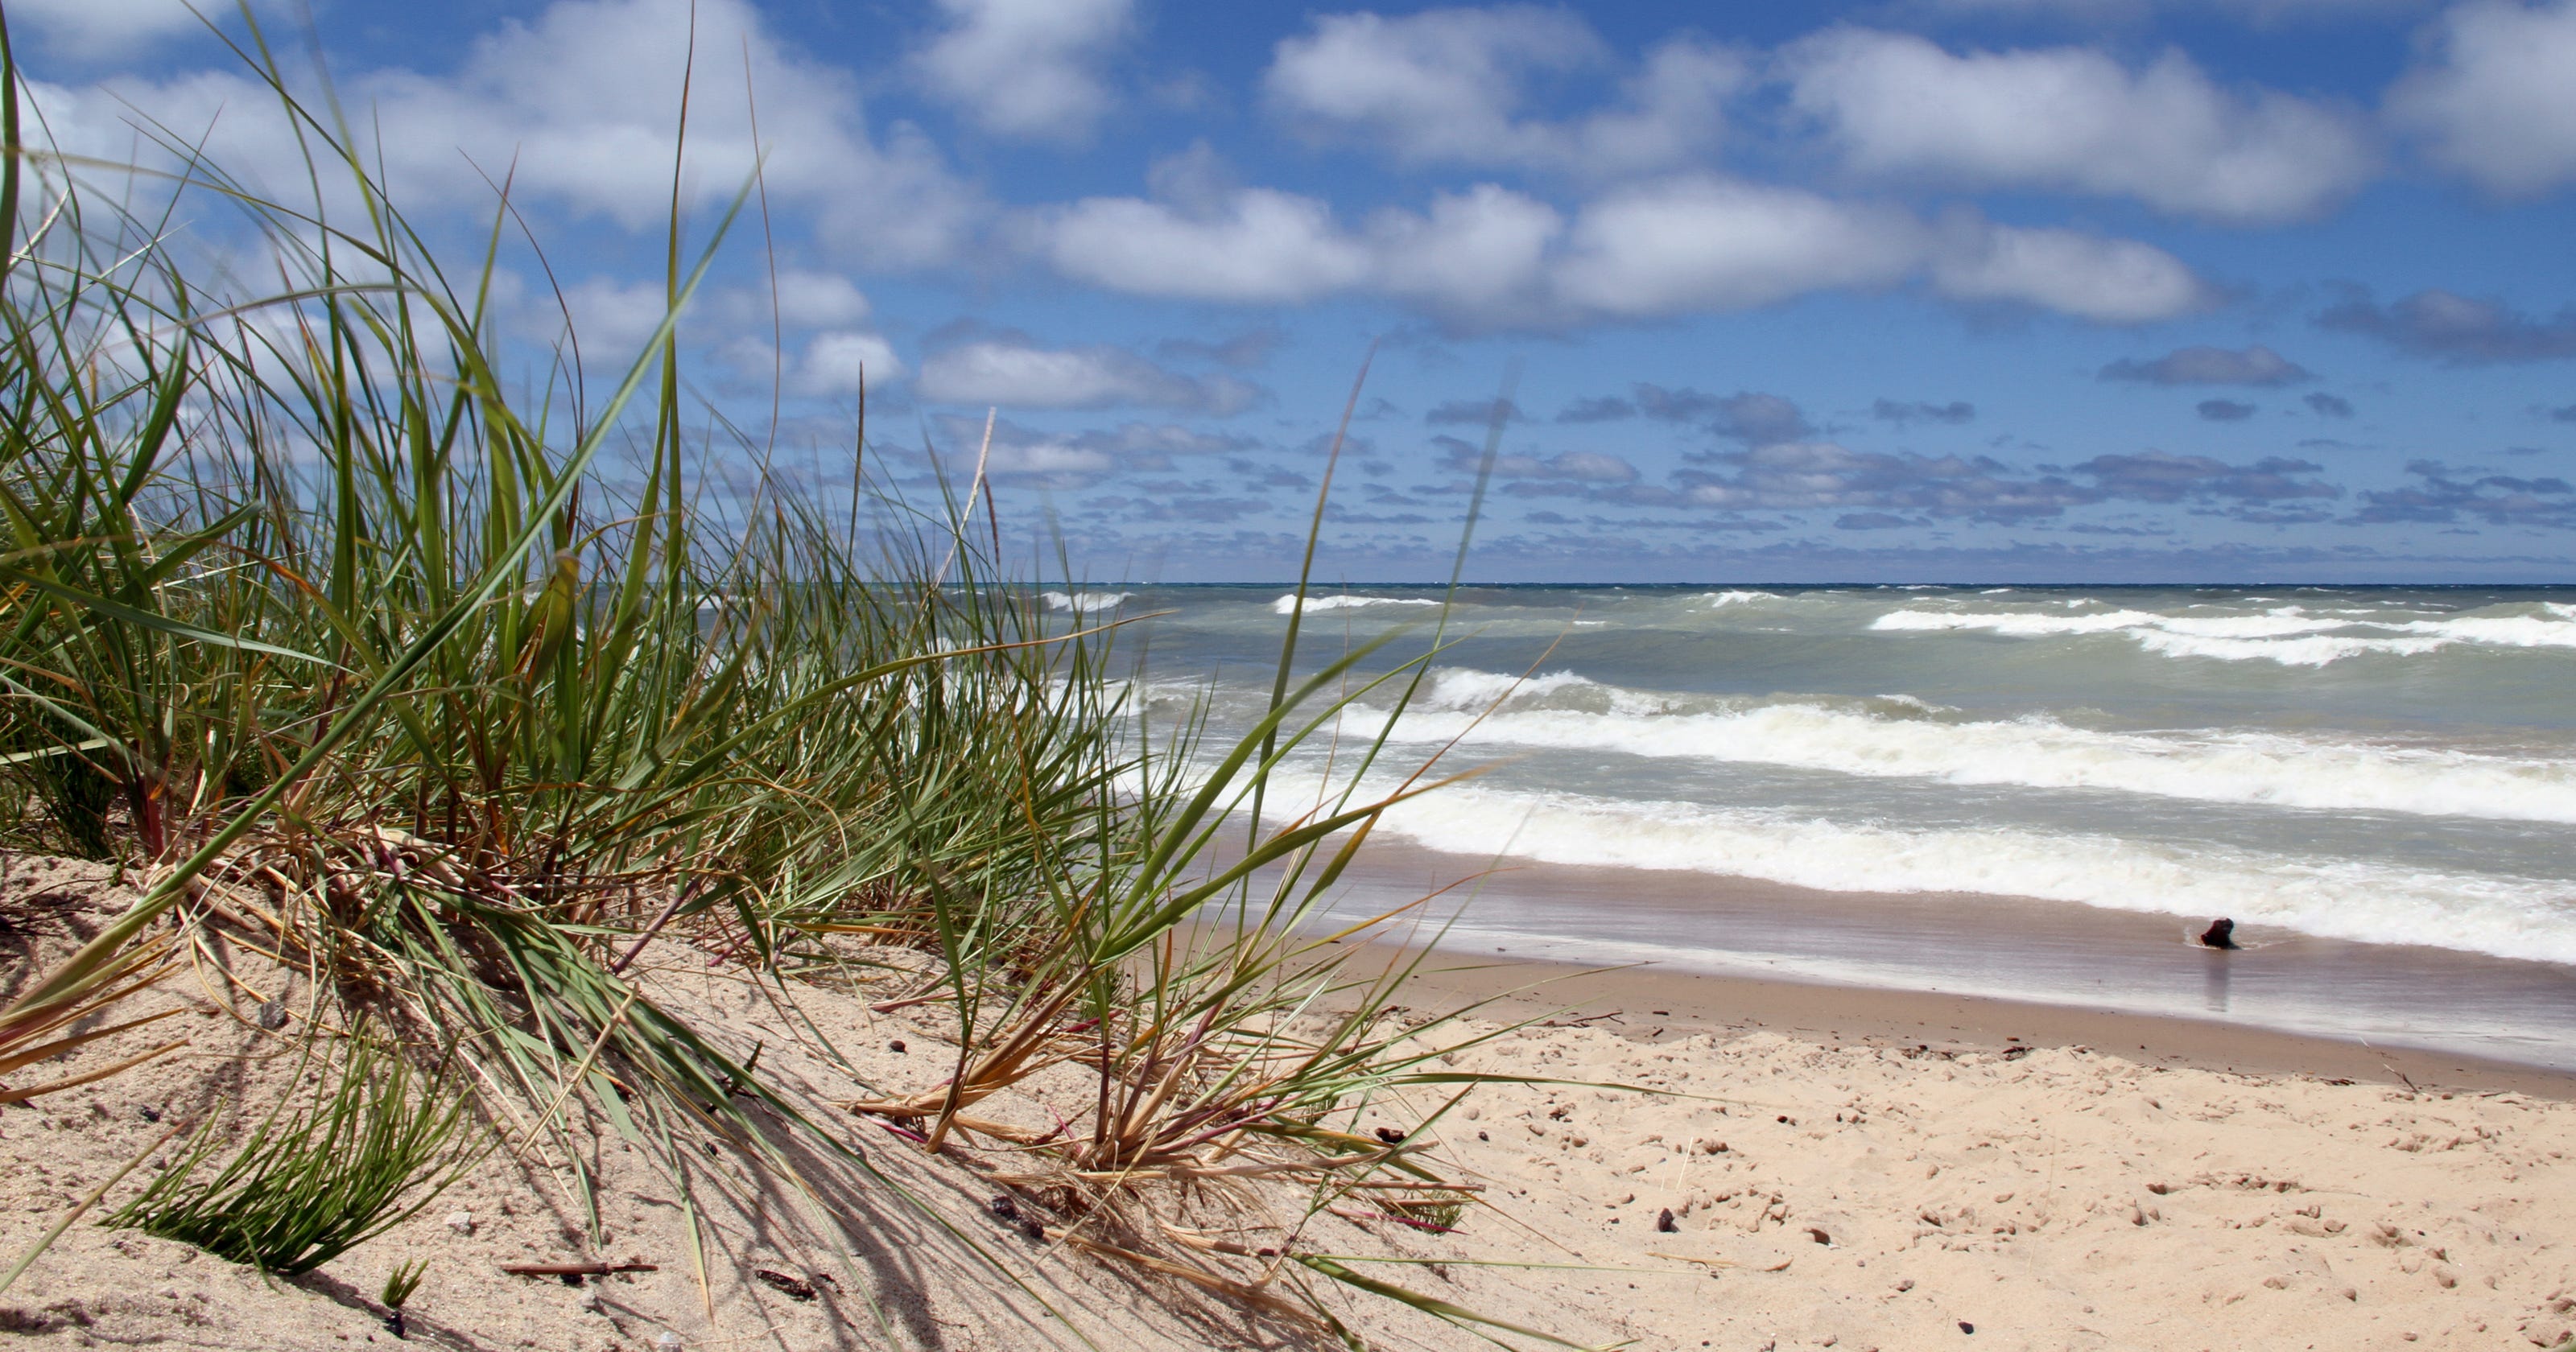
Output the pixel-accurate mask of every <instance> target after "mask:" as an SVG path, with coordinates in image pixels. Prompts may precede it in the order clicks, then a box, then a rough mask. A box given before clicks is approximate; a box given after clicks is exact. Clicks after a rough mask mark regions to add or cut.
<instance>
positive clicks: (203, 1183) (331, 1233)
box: [103, 1037, 476, 1308]
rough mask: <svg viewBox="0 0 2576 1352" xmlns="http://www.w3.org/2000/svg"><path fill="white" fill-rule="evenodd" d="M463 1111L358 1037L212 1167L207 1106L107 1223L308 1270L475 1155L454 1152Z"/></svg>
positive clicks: (374, 1229) (427, 1198)
mask: <svg viewBox="0 0 2576 1352" xmlns="http://www.w3.org/2000/svg"><path fill="white" fill-rule="evenodd" d="M324 1073H327V1075H328V1076H329V1083H328V1084H327V1085H322V1084H319V1083H318V1076H319V1074H324ZM464 1114H465V1099H464V1097H463V1096H462V1095H460V1094H458V1093H456V1092H455V1086H454V1085H452V1084H450V1083H448V1082H447V1081H446V1079H445V1077H444V1076H432V1077H430V1078H427V1079H422V1078H421V1077H419V1076H417V1075H415V1074H414V1072H413V1071H412V1070H411V1069H410V1067H409V1066H408V1065H406V1064H405V1062H404V1061H403V1059H402V1058H401V1057H399V1056H396V1055H392V1054H390V1053H389V1052H387V1051H386V1050H384V1049H382V1048H380V1047H378V1046H377V1045H376V1044H375V1043H374V1042H373V1041H372V1040H370V1039H368V1038H365V1037H356V1038H352V1039H350V1040H349V1041H348V1043H347V1044H346V1049H345V1052H344V1053H343V1055H342V1056H341V1057H340V1059H339V1061H338V1063H337V1064H336V1065H334V1066H332V1067H330V1068H329V1070H328V1071H327V1072H320V1073H317V1085H316V1089H315V1092H314V1093H313V1094H312V1095H311V1096H310V1097H309V1098H307V1099H305V1100H303V1101H302V1102H295V1101H292V1100H290V1101H289V1102H288V1103H283V1104H280V1105H279V1106H278V1107H277V1108H276V1109H275V1110H274V1111H272V1112H271V1113H270V1115H269V1116H268V1117H266V1118H264V1119H262V1120H261V1121H260V1122H259V1123H258V1124H257V1125H256V1126H254V1127H253V1128H252V1129H251V1130H250V1132H249V1134H248V1135H247V1136H245V1137H243V1138H242V1139H241V1141H240V1143H239V1144H238V1145H237V1146H235V1147H234V1148H233V1149H232V1150H231V1152H230V1154H231V1158H230V1159H229V1160H228V1161H226V1162H224V1163H223V1164H221V1165H219V1166H218V1165H216V1164H215V1161H216V1160H217V1159H218V1158H219V1157H220V1156H222V1155H223V1154H224V1153H225V1150H224V1146H225V1144H226V1142H225V1133H224V1132H223V1131H221V1130H220V1128H219V1122H220V1119H219V1118H218V1117H216V1116H212V1115H210V1116H209V1117H208V1118H207V1120H206V1121H205V1123H204V1124H203V1125H201V1126H200V1127H199V1128H198V1129H197V1132H196V1138H195V1139H194V1140H193V1141H191V1142H190V1143H189V1145H188V1148H187V1150H186V1151H185V1153H183V1154H181V1155H180V1156H179V1158H178V1159H176V1160H174V1161H172V1162H171V1164H170V1167H169V1168H167V1169H165V1170H163V1171H162V1172H161V1173H160V1175H159V1176H158V1177H156V1178H154V1179H153V1180H152V1183H151V1185H150V1186H148V1187H146V1188H145V1189H144V1190H143V1191H142V1193H141V1194H139V1195H137V1196H136V1197H135V1198H134V1199H133V1200H132V1201H130V1202H127V1203H126V1204H125V1205H124V1206H123V1207H121V1208H119V1209H118V1210H117V1211H116V1212H115V1213H114V1214H112V1215H110V1216H109V1217H108V1218H107V1220H106V1221H105V1222H103V1223H104V1224H106V1225H108V1226H109V1227H111V1228H115V1229H129V1230H140V1231H142V1232H143V1233H145V1234H148V1235H155V1236H158V1237H160V1238H162V1239H175V1240H178V1241H179V1242H181V1243H183V1244H193V1245H195V1246H196V1247H198V1248H200V1249H203V1250H205V1251H206V1252H208V1253H211V1254H213V1255H215V1256H216V1257H218V1258H224V1259H228V1260H230V1261H232V1262H236V1263H242V1264H246V1265H248V1266H251V1267H255V1268H258V1269H259V1270H260V1271H262V1272H266V1273H271V1274H274V1275H277V1276H286V1277H292V1276H296V1275H299V1274H301V1273H306V1272H310V1271H312V1270H313V1269H315V1268H318V1267H320V1266H322V1265H323V1264H325V1263H328V1262H330V1261H331V1260H332V1259H334V1258H337V1257H339V1256H340V1255H341V1254H343V1253H346V1252H348V1251H349V1250H351V1249H353V1248H356V1247H357V1246H358V1245H360V1244H364V1243H366V1242H367V1241H368V1240H370V1239H373V1238H375V1237H376V1236H377V1235H380V1234H383V1233H384V1232H385V1231H387V1230H390V1229H392V1228H393V1227H395V1226H397V1225H400V1224H401V1223H403V1222H404V1221H406V1220H409V1219H410V1218H411V1217H413V1216H415V1215H417V1214H419V1212H420V1210H421V1208H423V1207H426V1206H428V1205H429V1204H430V1202H431V1201H433V1200H434V1199H436V1198H437V1196H438V1194H439V1193H440V1192H441V1191H443V1190H444V1189H445V1188H446V1186H447V1184H448V1183H449V1182H451V1181H453V1180H454V1179H455V1178H456V1176H457V1175H458V1174H459V1173H460V1172H462V1170H463V1169H464V1167H465V1166H466V1165H468V1164H469V1163H471V1161H472V1160H473V1159H474V1158H476V1156H475V1155H474V1154H471V1153H468V1152H464V1151H460V1150H459V1149H457V1146H458V1145H459V1142H458V1140H457V1135H458V1128H459V1126H460V1125H462V1123H463V1122H464ZM418 1280H419V1279H418V1276H417V1275H415V1276H414V1277H413V1278H412V1282H411V1284H412V1285H416V1284H417V1283H418ZM392 1289H393V1287H392V1286H391V1284H388V1286H387V1290H388V1291H389V1292H390V1291H391V1290H392ZM402 1293H403V1294H404V1295H405V1296H408V1295H409V1294H410V1286H408V1285H406V1286H405V1287H404V1288H403V1292H402ZM387 1304H388V1305H391V1306H393V1307H395V1308H399V1307H400V1305H401V1302H400V1301H393V1300H389V1301H388V1302H387Z"/></svg>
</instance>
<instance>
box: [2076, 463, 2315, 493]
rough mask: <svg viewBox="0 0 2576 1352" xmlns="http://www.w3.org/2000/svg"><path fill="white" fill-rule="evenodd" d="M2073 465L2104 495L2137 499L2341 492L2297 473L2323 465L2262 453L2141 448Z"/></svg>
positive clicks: (2313, 469) (2310, 470) (2303, 472)
mask: <svg viewBox="0 0 2576 1352" xmlns="http://www.w3.org/2000/svg"><path fill="white" fill-rule="evenodd" d="M2075 468H2076V470H2077V471H2078V472H2080V473H2083V474H2085V475H2088V476H2090V477H2091V478H2092V479H2093V481H2094V482H2095V483H2096V484H2098V485H2099V486H2100V487H2101V490H2102V494H2103V496H2105V497H2112V498H2127V499H2132V500H2135V501H2139V502H2167V503H2170V502H2184V501H2217V500H2225V501H2232V502H2240V503H2243V502H2280V501H2285V500H2290V499H2297V498H2334V497H2341V496H2342V495H2343V490H2342V489H2340V488H2337V487H2335V486H2334V485H2332V484H2329V483H2325V482H2323V481H2321V480H2317V479H2302V478H2300V477H2298V476H2300V475H2302V474H2315V473H2317V472H2319V471H2320V470H2322V469H2323V468H2324V466H2322V465H2317V464H2313V463H2311V462H2309V461H2305V460H2293V459H2289V458H2286V457H2283V456H2266V457H2264V458H2263V459H2261V460H2257V461H2255V462H2254V463H2253V464H2250V465H2230V464H2227V463H2225V462H2223V461H2219V460H2213V459H2211V458H2210V457H2208V456H2205V455H2169V454H2167V453H2165V452H2163V451H2141V452H2139V453H2137V454H2135V455H2097V456H2095V457H2093V458H2092V459H2090V460H2087V461H2085V462H2084V463H2083V464H2081V465H2077V466H2076V467H2075Z"/></svg>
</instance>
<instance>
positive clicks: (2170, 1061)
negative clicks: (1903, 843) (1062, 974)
mask: <svg viewBox="0 0 2576 1352" xmlns="http://www.w3.org/2000/svg"><path fill="white" fill-rule="evenodd" d="M1360 947H1361V950H1362V956H1360V957H1359V959H1358V961H1357V964H1356V965H1357V966H1359V967H1361V968H1363V969H1374V968H1375V967H1376V966H1377V965H1378V964H1379V962H1380V961H1382V960H1395V961H1402V960H1406V959H1410V958H1412V957H1415V956H1417V955H1419V954H1420V953H1421V952H1422V950H1421V949H1420V948H1419V947H1418V946H1405V945H1398V944H1394V943H1374V944H1367V945H1361V946H1360ZM1379 955H1383V959H1381V958H1380V956H1379ZM1415 980H1416V981H1417V982H1418V983H1419V988H1420V989H1421V990H1424V991H1437V992H1439V993H1441V994H1442V995H1444V996H1448V997H1451V998H1452V1000H1453V1001H1456V1002H1460V1003H1465V1002H1487V1001H1490V1002H1491V1003H1489V1004H1485V1005H1484V1007H1483V1008H1482V1009H1480V1010H1479V1011H1478V1014H1477V1016H1476V1017H1478V1018H1480V1019H1490V1020H1494V1021H1501V1022H1513V1021H1518V1020H1522V1019H1540V1020H1544V1021H1547V1022H1549V1023H1550V1024H1552V1025H1569V1024H1571V1025H1579V1026H1588V1027H1593V1028H1596V1029H1600V1030H1602V1031H1607V1032H1614V1033H1617V1034H1619V1035H1621V1036H1624V1037H1627V1038H1629V1039H1631V1040H1634V1041H1639V1042H1646V1043H1658V1044H1660V1043H1664V1042H1674V1041H1680V1040H1682V1039H1685V1038H1689V1037H1693V1036H1697V1035H1703V1034H1708V1035H1716V1036H1719V1037H1721V1038H1723V1037H1728V1036H1733V1035H1741V1034H1745V1033H1753V1032H1770V1033H1777V1034H1781V1035H1784V1036H1788V1037H1793V1038H1797V1039H1799V1040H1800V1041H1805V1042H1814V1043H1819V1044H1822V1045H1824V1046H1826V1047H1828V1048H1830V1049H1839V1048H1843V1047H1872V1048H1879V1049H1891V1050H1901V1049H1905V1048H1923V1047H1928V1048H1929V1049H1931V1050H1932V1051H1935V1052H1945V1051H1947V1052H1967V1051H1976V1052H1986V1053H2009V1052H2012V1051H2013V1050H2014V1049H2015V1048H2024V1049H2030V1050H2039V1049H2043V1048H2067V1049H2073V1048H2086V1049H2090V1050H2092V1051H2097V1052H2101V1053H2103V1054H2105V1055H2109V1056H2116V1057H2120V1058H2122V1059H2124V1060H2129V1061H2134V1062H2137V1063H2139V1064H2141V1065H2146V1066H2167V1067H2177V1068H2180V1067H2188V1068H2191V1069H2196V1070H2205V1071H2212V1072H2217V1073H2222V1074H2234V1075H2255V1076H2296V1077H2304V1078H2308V1079H2313V1080H2318V1081H2323V1082H2328V1083H2332V1082H2336V1081H2349V1082H2353V1083H2359V1084H2384V1085H2390V1086H2398V1087H2411V1088H2414V1089H2418V1090H2423V1091H2428V1092H2438V1091H2445V1090H2447V1091H2452V1092H2462V1093H2473V1094H2489V1093H2518V1094H2525V1095H2529V1096H2531V1097H2534V1098H2545V1099H2553V1100H2559V1101H2565V1102H2576V1072H2571V1071H2565V1070H2558V1069H2553V1068H2551V1067H2547V1066H2536V1065H2529V1064H2524V1063H2520V1062H2514V1061H2506V1060H2498V1059H2495V1058H2490V1057H2478V1056H2471V1055H2465V1054H2458V1053H2453V1052H2449V1051H2444V1050H2441V1049H2437V1048H2423V1047H2411V1046H2375V1045H2371V1044H2367V1043H2362V1042H2355V1041H2346V1040H2341V1039H2337V1038H2333V1037H2327V1036H2322V1035H2316V1034H2307V1033H2296V1032H2287V1031H2283V1030H2279V1029H2271V1028H2259V1027H2248V1026H2244V1025H2238V1024H2229V1023H2221V1022H2217V1021H2214V1020H2207V1019H2195V1018H2191V1017H2189V1016H2186V1015H2174V1014H2141V1013H2134V1012H2130V1011H2124V1010H2105V1009H2084V1008H2077V1007H2072V1006H2063V1005H2053V1004H2040V1003H2034V1002H2031V1001H2023V1000H2008V999H2001V998H1998V997H1994V996H1985V995H1959V994H1951V993H1946V992H1938V991H1912V990H1894V989H1887V988H1881V987H1869V986H1851V985H1841V984H1836V983H1829V982H1814V981H1797V980H1784V979H1778V978H1766V977H1758V976H1742V975H1733V974H1720V973H1704V972H1689V971H1680V970H1673V969H1666V968H1657V967H1653V966H1634V967H1624V968H1614V969H1603V968H1598V967H1590V966H1584V965H1581V964H1576V963H1569V962H1562V961H1555V960H1550V959H1545V958H1518V957H1511V956H1499V957H1497V956H1490V955H1476V954H1466V953H1453V952H1449V951H1446V950H1440V949H1434V950H1432V953H1431V956H1430V958H1429V959H1428V960H1427V961H1425V962H1424V963H1423V964H1422V965H1421V966H1420V967H1419V968H1418V969H1417V976H1416V978H1415ZM1558 1011H1565V1015H1564V1017H1562V1018H1559V1017H1557V1012H1558Z"/></svg>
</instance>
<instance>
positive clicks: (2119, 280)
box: [1931, 217, 2217, 324]
mask: <svg viewBox="0 0 2576 1352" xmlns="http://www.w3.org/2000/svg"><path fill="white" fill-rule="evenodd" d="M1931 274H1932V288H1933V289H1934V290H1935V291H1938V292H1940V293H1941V294H1942V295H1944V296H1948V297H1950V298H1951V299H1953V300H1964V301H2009V302H2015V303H2019V304H2023V305H2031V306H2036V307H2038V308H2040V309H2043V310H2054V311H2056V312H2057V313H2059V314H2063V315H2073V316H2075V317H2077V318H2079V319H2089V320H2092V321H2094V322H2095V323H2100V324H2143V323H2147V322H2149V321H2151V320H2159V319H2171V318H2173V317H2175V316H2176V315H2184V314H2190V313H2192V312H2193V311H2195V310H2203V309H2207V308H2209V307H2210V306H2211V305H2212V304H2213V303H2215V301H2216V299H2217V297H2216V295H2215V293H2213V292H2212V290H2211V289H2210V287H2209V285H2208V284H2207V283H2205V282H2203V281H2202V280H2201V279H2200V278H2199V277H2198V276H2196V275H2194V274H2193V273H2192V270H2191V269H2190V268H2188V267H2185V266H2184V265H2183V263H2182V260H2180V259H2177V258H2175V257H2174V256H2173V255H2171V254H2169V253H2166V252H2165V251H2163V250H2162V249H2158V248H2154V247H2152V246H2149V245H2145V244H2140V243H2138V242H2137V241H2135V240H2126V239H2104V238H2102V237H2101V236H2099V235H2087V234H2082V233H2080V232H2077V231H2073V230H2050V229H2025V228H2021V227H2017V226H2005V225H1990V224H1987V223H1986V222H1984V221H1982V220H1973V219H1969V218H1966V217H1961V218H1958V219H1956V220H1954V221H1951V222H1945V228H1944V229H1943V231H1942V238H1941V240H1940V242H1939V243H1938V244H1937V245H1936V246H1935V247H1934V251H1933V256H1932V264H1931Z"/></svg>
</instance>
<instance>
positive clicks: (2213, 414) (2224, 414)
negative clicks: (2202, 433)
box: [2198, 399, 2257, 422]
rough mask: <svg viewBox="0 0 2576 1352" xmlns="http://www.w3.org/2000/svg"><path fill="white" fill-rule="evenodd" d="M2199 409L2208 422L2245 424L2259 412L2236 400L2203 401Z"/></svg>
mask: <svg viewBox="0 0 2576 1352" xmlns="http://www.w3.org/2000/svg"><path fill="white" fill-rule="evenodd" d="M2198 408H2199V410H2200V416H2201V418H2202V420H2203V421H2206V422H2243V421H2245V420H2246V419H2248V418H2251V417H2253V416H2254V414H2255V413H2256V412H2257V410H2256V409H2255V407H2254V406H2253V405H2252V404H2248V403H2243V402H2240V401H2238V400H2234V399H2203V400H2201V401H2200V403H2199V405H2198Z"/></svg>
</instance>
